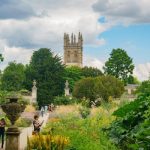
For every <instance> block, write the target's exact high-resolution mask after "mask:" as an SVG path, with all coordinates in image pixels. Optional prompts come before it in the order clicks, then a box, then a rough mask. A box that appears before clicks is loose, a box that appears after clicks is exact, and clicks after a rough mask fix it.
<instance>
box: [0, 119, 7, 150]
mask: <svg viewBox="0 0 150 150" xmlns="http://www.w3.org/2000/svg"><path fill="white" fill-rule="evenodd" d="M5 126H6V122H5V119H4V118H2V119H1V120H0V138H1V139H2V145H1V148H3V146H4V135H5Z"/></svg>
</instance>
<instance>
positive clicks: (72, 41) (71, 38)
mask: <svg viewBox="0 0 150 150" xmlns="http://www.w3.org/2000/svg"><path fill="white" fill-rule="evenodd" d="M71 43H72V44H73V33H72V35H71Z"/></svg>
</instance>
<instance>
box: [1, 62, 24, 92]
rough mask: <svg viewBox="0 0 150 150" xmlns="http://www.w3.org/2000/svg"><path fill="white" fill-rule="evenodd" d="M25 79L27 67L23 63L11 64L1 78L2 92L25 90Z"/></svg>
mask: <svg viewBox="0 0 150 150" xmlns="http://www.w3.org/2000/svg"><path fill="white" fill-rule="evenodd" d="M24 79H25V67H24V65H23V64H21V63H18V64H17V63H16V62H10V63H9V65H8V66H7V67H6V68H5V69H4V72H3V74H2V78H1V82H2V83H1V87H2V90H6V91H19V90H21V89H22V88H23V82H24Z"/></svg>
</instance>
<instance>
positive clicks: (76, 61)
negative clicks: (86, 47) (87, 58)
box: [64, 32, 83, 67]
mask: <svg viewBox="0 0 150 150" xmlns="http://www.w3.org/2000/svg"><path fill="white" fill-rule="evenodd" d="M65 41H66V42H65ZM82 57H83V38H82V34H81V33H80V32H79V33H78V35H77V36H76V35H75V34H73V33H72V34H71V36H69V34H66V33H65V34H64V64H65V65H67V66H72V65H73V66H78V67H82Z"/></svg>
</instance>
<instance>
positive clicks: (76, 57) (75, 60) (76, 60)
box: [73, 51, 78, 63]
mask: <svg viewBox="0 0 150 150" xmlns="http://www.w3.org/2000/svg"><path fill="white" fill-rule="evenodd" d="M73 58H74V59H73V62H75V63H76V62H78V53H77V51H75V52H74V57H73Z"/></svg>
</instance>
